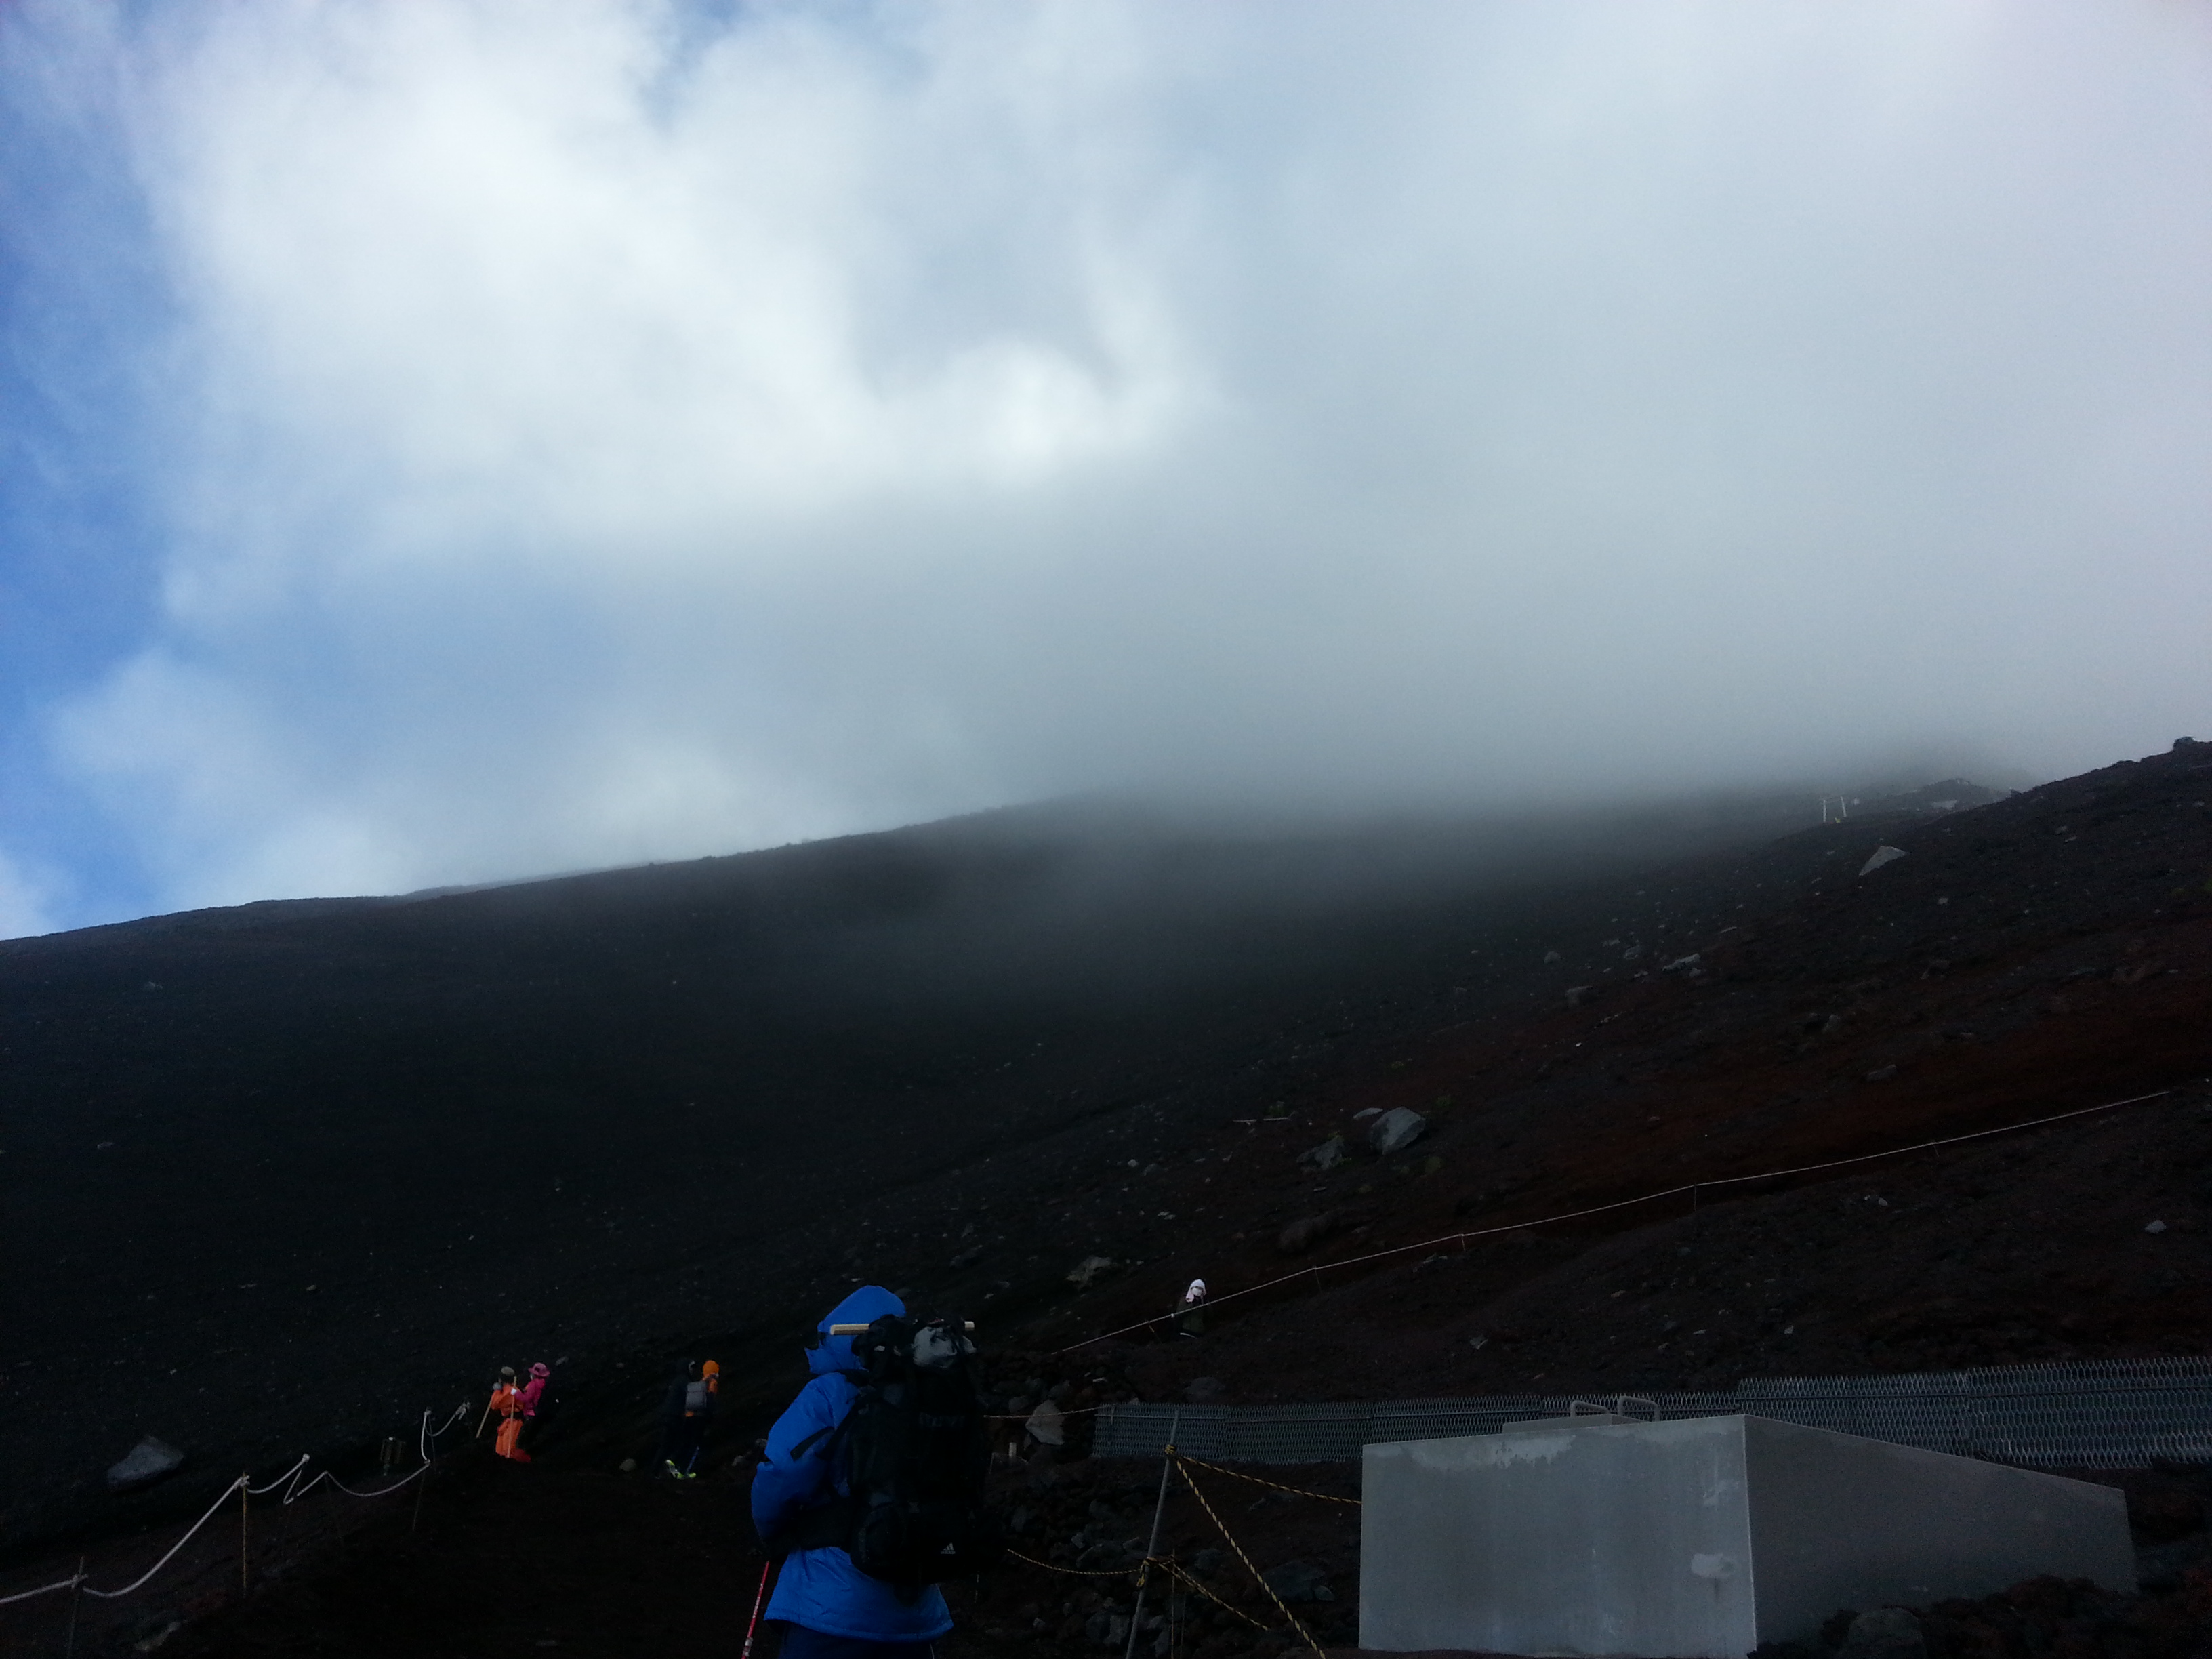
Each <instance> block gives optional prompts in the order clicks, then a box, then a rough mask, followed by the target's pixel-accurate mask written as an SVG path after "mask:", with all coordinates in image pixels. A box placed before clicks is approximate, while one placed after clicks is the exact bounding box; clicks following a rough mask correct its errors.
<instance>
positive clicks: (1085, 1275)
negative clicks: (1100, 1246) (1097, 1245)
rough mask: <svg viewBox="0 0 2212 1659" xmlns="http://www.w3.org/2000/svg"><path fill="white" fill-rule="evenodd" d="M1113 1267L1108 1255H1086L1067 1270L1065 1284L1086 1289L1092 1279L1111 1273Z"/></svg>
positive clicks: (1111, 1258)
mask: <svg viewBox="0 0 2212 1659" xmlns="http://www.w3.org/2000/svg"><path fill="white" fill-rule="evenodd" d="M1114 1268H1115V1261H1114V1258H1113V1257H1112V1256H1110V1255H1086V1256H1085V1257H1084V1258H1083V1260H1082V1261H1079V1262H1077V1263H1076V1264H1075V1266H1074V1267H1071V1268H1069V1269H1068V1273H1067V1282H1068V1283H1069V1284H1071V1285H1079V1286H1081V1287H1083V1288H1085V1289H1088V1288H1089V1287H1090V1285H1091V1281H1092V1280H1093V1279H1097V1278H1099V1277H1101V1276H1102V1275H1103V1274H1106V1273H1112V1272H1113V1271H1114Z"/></svg>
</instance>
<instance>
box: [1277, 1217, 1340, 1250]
mask: <svg viewBox="0 0 2212 1659" xmlns="http://www.w3.org/2000/svg"><path fill="white" fill-rule="evenodd" d="M1334 1231H1336V1216H1335V1214H1334V1212H1331V1211H1328V1210H1324V1211H1322V1212H1321V1213H1320V1214H1319V1215H1308V1216H1300V1217H1299V1218H1297V1220H1296V1221H1293V1222H1292V1223H1291V1225H1289V1226H1287V1227H1285V1228H1284V1229H1283V1231H1281V1232H1279V1233H1278V1234H1276V1235H1275V1248H1276V1249H1279V1250H1280V1251H1281V1252H1282V1253H1283V1254H1284V1255H1304V1253H1305V1252H1306V1251H1308V1250H1310V1249H1313V1247H1314V1246H1315V1245H1316V1244H1318V1243H1321V1242H1322V1240H1323V1239H1324V1238H1327V1237H1328V1236H1329V1234H1331V1233H1333V1232H1334Z"/></svg>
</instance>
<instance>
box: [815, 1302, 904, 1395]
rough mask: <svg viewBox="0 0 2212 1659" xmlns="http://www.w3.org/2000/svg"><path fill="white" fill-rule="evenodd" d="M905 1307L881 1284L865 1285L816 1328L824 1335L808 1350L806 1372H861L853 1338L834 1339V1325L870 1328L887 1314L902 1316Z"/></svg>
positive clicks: (823, 1318) (826, 1316)
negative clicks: (831, 1331)
mask: <svg viewBox="0 0 2212 1659" xmlns="http://www.w3.org/2000/svg"><path fill="white" fill-rule="evenodd" d="M905 1313H906V1304H905V1303H903V1302H902V1301H900V1300H899V1299H898V1298H897V1297H895V1296H893V1295H892V1294H891V1293H890V1291H887V1290H885V1289H884V1287H883V1286H882V1285H861V1286H860V1289H859V1290H857V1291H854V1292H853V1293H852V1295H850V1296H848V1297H846V1298H845V1299H844V1300H843V1301H842V1302H840V1303H839V1304H837V1305H836V1307H834V1308H832V1309H830V1310H829V1312H828V1313H826V1314H824V1315H823V1316H822V1319H821V1322H820V1323H819V1324H817V1325H816V1326H815V1329H816V1330H817V1331H820V1332H821V1333H823V1336H822V1340H821V1341H819V1342H817V1343H816V1344H815V1345H814V1346H812V1347H811V1348H809V1349H808V1350H807V1351H806V1369H807V1370H810V1371H811V1372H812V1373H813V1374H814V1375H815V1376H822V1375H823V1373H825V1372H828V1371H850V1370H859V1369H860V1362H859V1361H858V1360H856V1359H854V1358H853V1339H852V1338H851V1337H849V1336H831V1335H829V1328H830V1327H831V1326H832V1325H870V1324H873V1323H874V1322H876V1321H877V1320H878V1319H881V1318H882V1317H883V1316H884V1315H885V1314H897V1315H900V1316H904V1315H905Z"/></svg>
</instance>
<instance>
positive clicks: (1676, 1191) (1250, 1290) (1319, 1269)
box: [1054, 1089, 2173, 1353]
mask: <svg viewBox="0 0 2212 1659" xmlns="http://www.w3.org/2000/svg"><path fill="white" fill-rule="evenodd" d="M2172 1092H2173V1091H2172V1090H2171V1089H2154V1090H2153V1091H2151V1092H2150V1093H2148V1094H2147V1095H2130V1096H2129V1097H2127V1098H2126V1099H2125V1100H2108V1101H2106V1102H2105V1103H2104V1104H2103V1105H2101V1106H2081V1107H2077V1108H2076V1109H2074V1110H2073V1111H2070V1112H2053V1113H2052V1114H2051V1115H2050V1116H2048V1117H2032V1118H2029V1119H2027V1121H2024V1122H2020V1123H2007V1124H2002V1125H2000V1126H1999V1127H1996V1128H1994V1129H1976V1130H1975V1131H1973V1133H1971V1134H1963V1135H1945V1136H1943V1137H1942V1138H1941V1139H1936V1140H1921V1141H1915V1142H1914V1143H1913V1144H1912V1145H1911V1146H1893V1147H1891V1148H1890V1149H1889V1150H1888V1151H1887V1152H1861V1153H1860V1154H1858V1155H1857V1157H1855V1158H1829V1159H1828V1160H1826V1162H1825V1163H1820V1164H1798V1165H1796V1167H1795V1168H1793V1169H1788V1170H1760V1171H1759V1173H1758V1174H1757V1175H1740V1176H1710V1177H1708V1178H1707V1179H1705V1180H1703V1181H1686V1182H1683V1183H1682V1184H1681V1185H1680V1186H1679V1187H1668V1188H1662V1189H1661V1190H1660V1191H1658V1192H1653V1193H1644V1194H1641V1195H1640V1196H1638V1197H1636V1198H1623V1199H1616V1200H1614V1201H1613V1202H1612V1203H1610V1204H1593V1205H1590V1206H1589V1207H1587V1208H1586V1209H1580V1210H1567V1211H1564V1212H1561V1213H1559V1214H1558V1215H1547V1216H1539V1217H1537V1218H1534V1220H1530V1221H1508V1222H1505V1223H1503V1224H1501V1225H1498V1226H1495V1227H1472V1228H1468V1230H1466V1231H1462V1232H1456V1233H1443V1234H1440V1235H1439V1236H1438V1237H1435V1238H1425V1239H1423V1240H1421V1241H1420V1243H1418V1244H1398V1245H1394V1246H1392V1247H1391V1248H1390V1249H1387V1250H1370V1251H1369V1252H1368V1253H1367V1254H1366V1255H1351V1256H1346V1257H1343V1258H1342V1259H1340V1260H1339V1261H1317V1262H1316V1263H1314V1264H1313V1265H1312V1266H1311V1267H1300V1268H1298V1269H1297V1271H1295V1272H1293V1273H1281V1274H1279V1275H1277V1276H1276V1277H1275V1278H1273V1279H1262V1280H1261V1281H1260V1283H1258V1284H1257V1285H1245V1286H1244V1287H1243V1289H1242V1290H1237V1291H1229V1292H1227V1293H1226V1294H1225V1295H1222V1296H1217V1297H1212V1298H1211V1299H1210V1300H1209V1301H1207V1302H1206V1304H1205V1305H1206V1307H1207V1308H1208V1309H1213V1308H1218V1307H1220V1306H1221V1305H1222V1304H1225V1303H1229V1302H1234V1301H1236V1300H1237V1298H1238V1297H1245V1296H1256V1295H1258V1294H1259V1293H1260V1292H1261V1291H1272V1290H1273V1289H1274V1288H1275V1286H1276V1285H1288V1284H1291V1283H1293V1282H1295V1281H1296V1280H1298V1279H1311V1280H1312V1282H1313V1283H1314V1284H1315V1285H1319V1284H1320V1283H1321V1276H1322V1274H1323V1273H1334V1271H1336V1270H1337V1269H1338V1268H1340V1267H1362V1266H1364V1265H1365V1264H1366V1263H1368V1262H1370V1261H1385V1260H1387V1259H1389V1257H1391V1256H1394V1255H1413V1253H1414V1252H1415V1251H1417V1250H1434V1249H1438V1248H1439V1247H1441V1246H1443V1245H1446V1244H1456V1245H1458V1246H1459V1247H1460V1248H1461V1249H1466V1248H1467V1244H1468V1240H1469V1239H1474V1238H1489V1237H1492V1236H1494V1235H1496V1234H1498V1233H1515V1232H1523V1231H1528V1229H1531V1228H1534V1227H1548V1226H1550V1225H1553V1223H1555V1222H1560V1221H1579V1220H1581V1219H1582V1218H1583V1217H1585V1216H1593V1215H1603V1214H1605V1213H1607V1212H1608V1211H1612V1210H1628V1209H1633V1208H1634V1207H1635V1206H1638V1205H1639V1204H1651V1203H1656V1202H1657V1201H1658V1200H1662V1199H1668V1198H1680V1197H1681V1196H1682V1195H1683V1194H1685V1193H1688V1194H1698V1193H1700V1192H1703V1191H1704V1190H1705V1188H1710V1187H1740V1186H1742V1185H1744V1184H1746V1183H1747V1182H1755V1181H1779V1180H1781V1179H1783V1178H1784V1177H1785V1176H1801V1175H1816V1174H1818V1173H1819V1172H1820V1171H1821V1170H1840V1169H1844V1168H1845V1167H1846V1166H1848V1165H1850V1164H1872V1163H1875V1161H1877V1160H1878V1159H1881V1158H1903V1157H1904V1156H1905V1154H1906V1153H1908V1152H1927V1151H1929V1149H1930V1148H1931V1147H1936V1146H1960V1145H1962V1144H1964V1143H1965V1142H1966V1141H1969V1140H1987V1139H1989V1138H1990V1136H1992V1135H2008V1134H2015V1133H2018V1132H2019V1131H2021V1130H2022V1129H2039V1128H2041V1127H2043V1126H2044V1125H2045V1124H2046V1123H2063V1122H2064V1121H2066V1120H2067V1119H2069V1118H2076V1117H2089V1116H2093V1115H2095V1114H2096V1113H2099V1112H2110V1111H2115V1110H2117V1109H2119V1108H2120V1107H2123V1106H2135V1105H2140V1104H2141V1103H2142V1102H2144V1101H2146V1100H2162V1099H2164V1098H2165V1097H2166V1096H2168V1095H2170V1094H2172ZM1175 1318H1176V1315H1175V1314H1171V1313H1168V1314H1159V1315H1157V1316H1154V1317H1152V1318H1151V1319H1140V1320H1139V1321H1138V1322H1136V1323H1135V1324H1133V1325H1124V1326H1122V1327H1121V1328H1119V1329H1118V1330H1111V1331H1107V1332H1104V1333H1103V1334H1100V1335H1097V1336H1086V1337H1085V1338H1084V1339H1083V1340H1081V1341H1080V1342H1071V1343H1069V1344H1068V1345H1067V1346H1066V1347H1064V1348H1060V1349H1056V1350H1055V1351H1054V1352H1059V1353H1073V1352H1075V1351H1076V1350H1077V1349H1078V1348H1087V1347H1089V1346H1091V1344H1092V1343H1094V1342H1110V1341H1112V1340H1114V1339H1115V1337H1117V1336H1127V1335H1128V1334H1129V1333H1130V1332H1132V1331H1145V1330H1151V1329H1152V1328H1154V1327H1156V1326H1160V1325H1164V1324H1167V1323H1169V1322H1170V1321H1172V1320H1173V1319H1175Z"/></svg>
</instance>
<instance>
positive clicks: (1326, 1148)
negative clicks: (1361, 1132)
mask: <svg viewBox="0 0 2212 1659" xmlns="http://www.w3.org/2000/svg"><path fill="white" fill-rule="evenodd" d="M1298 1162H1299V1163H1301V1164H1312V1165H1313V1166H1314V1168H1316V1170H1320V1171H1321V1172H1322V1174H1324V1175H1326V1174H1328V1171H1330V1170H1334V1168H1335V1167H1336V1166H1337V1165H1338V1164H1341V1163H1343V1162H1344V1137H1343V1136H1342V1135H1331V1136H1330V1137H1329V1138H1328V1139H1327V1140H1324V1141H1322V1144H1321V1145H1320V1146H1309V1147H1307V1148H1306V1150H1305V1151H1304V1152H1300V1153H1299V1154H1298Z"/></svg>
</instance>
